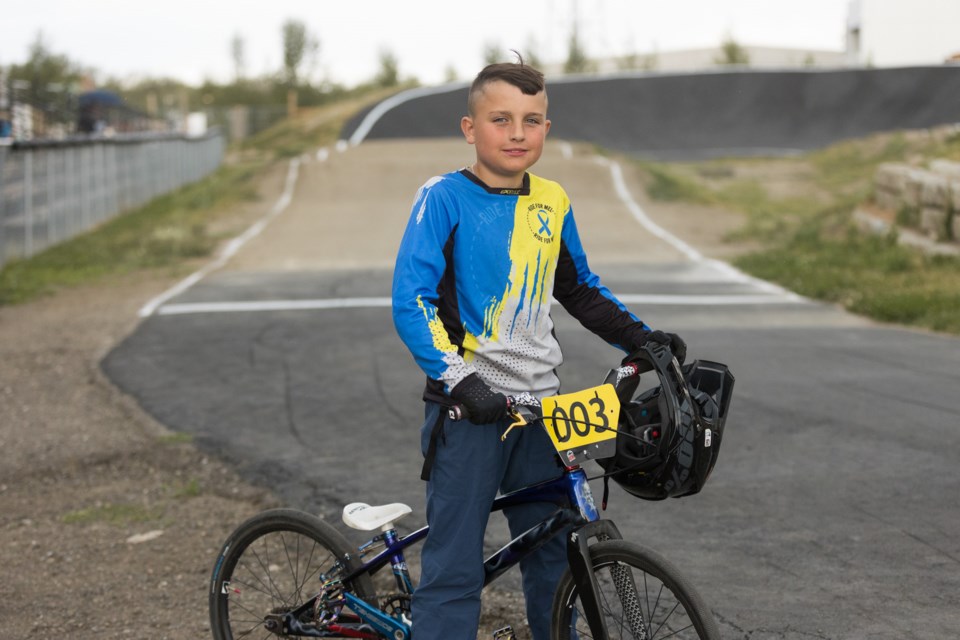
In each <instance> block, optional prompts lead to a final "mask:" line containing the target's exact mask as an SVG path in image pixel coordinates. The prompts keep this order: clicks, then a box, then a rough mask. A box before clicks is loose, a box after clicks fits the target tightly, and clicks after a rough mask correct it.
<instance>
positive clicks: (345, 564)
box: [210, 509, 375, 640]
mask: <svg viewBox="0 0 960 640" xmlns="http://www.w3.org/2000/svg"><path fill="white" fill-rule="evenodd" d="M351 553H352V551H351V548H350V545H349V543H347V541H346V540H345V539H344V537H343V536H342V535H341V534H340V532H338V531H337V530H336V529H334V528H333V527H331V526H330V525H329V524H327V523H325V522H323V521H322V520H320V519H319V518H317V517H315V516H312V515H310V514H307V513H303V512H300V511H295V510H291V509H272V510H269V511H264V512H262V513H259V514H257V515H255V516H253V517H252V518H250V519H249V520H247V521H246V522H245V523H243V524H242V525H240V526H239V527H238V528H237V530H236V531H234V532H233V534H231V536H230V538H229V539H228V540H227V541H226V542H225V543H224V545H223V548H222V549H221V551H220V555H219V556H218V558H217V563H216V566H215V567H214V569H213V576H212V577H211V579H210V628H211V631H212V632H213V637H214V639H215V640H235V639H238V638H247V637H251V638H265V637H273V636H274V634H275V633H276V632H275V631H274V632H270V631H268V630H267V629H268V625H270V624H271V620H270V617H271V616H274V617H275V616H278V615H282V614H284V613H287V612H291V611H293V610H295V609H297V608H298V607H300V606H301V605H303V604H304V603H305V602H307V601H308V600H309V599H310V598H313V597H314V596H315V595H317V593H319V592H321V591H323V590H324V589H326V591H324V599H323V602H324V603H327V602H329V603H334V604H335V603H336V602H337V601H338V600H340V598H339V596H340V595H342V590H347V591H350V592H352V593H353V594H355V595H357V596H359V597H360V598H362V599H364V600H369V599H371V598H374V597H375V592H374V587H373V583H372V582H371V580H370V577H369V576H368V575H361V576H360V577H359V578H357V579H355V580H354V581H352V582H351V583H348V584H342V583H340V582H339V581H338V579H339V578H340V577H342V576H343V575H345V572H347V571H349V570H351V569H353V568H355V567H356V566H357V561H356V559H355V558H354V557H353V556H351ZM337 590H341V591H337ZM328 614H329V611H327V608H326V607H325V606H323V607H322V606H318V607H309V610H308V611H306V612H304V614H303V616H302V617H301V618H300V622H303V623H305V624H309V625H318V624H321V625H322V624H323V621H324V617H325V616H328ZM335 614H336V615H338V616H349V615H350V614H349V612H348V611H343V610H340V609H338V610H336V611H335ZM278 635H279V634H278ZM330 635H334V634H330ZM361 637H363V636H361Z"/></svg>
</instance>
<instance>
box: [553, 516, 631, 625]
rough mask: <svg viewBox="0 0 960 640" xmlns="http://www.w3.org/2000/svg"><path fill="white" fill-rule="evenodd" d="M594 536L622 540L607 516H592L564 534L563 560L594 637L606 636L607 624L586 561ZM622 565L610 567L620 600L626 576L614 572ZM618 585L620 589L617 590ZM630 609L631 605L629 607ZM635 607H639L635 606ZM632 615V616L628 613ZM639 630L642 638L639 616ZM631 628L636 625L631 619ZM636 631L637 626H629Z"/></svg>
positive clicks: (623, 596) (627, 596)
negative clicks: (566, 535) (567, 566)
mask: <svg viewBox="0 0 960 640" xmlns="http://www.w3.org/2000/svg"><path fill="white" fill-rule="evenodd" d="M591 538H597V539H598V540H622V539H623V536H621V535H620V531H619V530H618V529H617V526H616V525H615V524H613V522H611V521H610V520H594V521H593V522H588V523H587V524H585V525H583V526H582V527H580V528H579V529H577V530H575V531H571V532H570V535H569V536H568V537H567V562H568V563H569V564H570V572H571V573H572V574H573V581H574V584H576V585H577V593H578V594H579V595H580V603H581V605H582V606H583V614H584V616H586V618H587V624H589V625H590V633H591V634H592V635H593V638H594V639H595V640H609V638H610V636H609V634H608V633H607V625H606V623H605V622H604V620H603V614H602V612H601V611H600V599H599V592H598V588H597V577H596V576H595V575H594V573H593V564H592V562H591V561H590V545H589V542H590V539H591ZM618 569H623V567H614V574H613V578H614V584H615V586H616V588H617V594H618V595H619V596H620V597H621V599H622V600H627V601H630V594H629V593H628V591H629V588H630V586H631V585H629V584H628V583H629V580H630V577H629V576H628V575H624V573H623V571H621V572H619V573H618V572H617V570H618ZM621 589H623V590H624V592H623V593H621ZM636 599H637V598H636V589H633V599H632V600H633V601H636ZM631 609H632V607H631ZM637 610H639V609H637ZM631 618H632V616H631ZM639 624H640V632H641V635H640V636H638V637H641V638H645V637H646V636H645V635H642V634H643V630H644V629H645V625H644V624H643V619H642V617H641V619H640V622H639ZM630 626H631V628H632V627H634V626H636V625H635V623H634V621H633V620H631V623H630ZM632 630H633V632H634V634H635V635H636V633H637V629H632Z"/></svg>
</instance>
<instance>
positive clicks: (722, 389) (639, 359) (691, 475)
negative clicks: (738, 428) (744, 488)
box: [599, 344, 734, 500]
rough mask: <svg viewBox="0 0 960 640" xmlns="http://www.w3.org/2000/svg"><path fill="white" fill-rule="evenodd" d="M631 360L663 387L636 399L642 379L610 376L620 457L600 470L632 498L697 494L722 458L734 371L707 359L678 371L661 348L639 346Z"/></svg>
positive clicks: (646, 498)
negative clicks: (615, 400)
mask: <svg viewBox="0 0 960 640" xmlns="http://www.w3.org/2000/svg"><path fill="white" fill-rule="evenodd" d="M628 362H632V363H634V364H635V365H636V366H637V367H638V371H639V372H643V371H649V370H652V371H654V372H656V374H657V376H658V377H659V380H660V386H658V387H654V388H653V389H649V390H647V391H645V392H643V393H641V394H640V395H639V396H637V397H636V398H635V399H634V398H633V394H634V392H635V391H636V389H637V386H638V383H639V378H638V376H632V377H629V378H627V379H626V380H622V381H620V382H617V381H616V380H615V379H610V381H611V382H614V383H615V385H616V389H617V395H618V396H619V397H620V402H621V406H620V423H619V426H618V430H619V433H618V434H617V453H616V455H614V456H613V457H612V458H606V459H604V460H599V463H600V465H601V466H602V467H603V468H604V470H605V471H606V472H607V475H609V476H611V477H612V478H613V479H614V480H615V481H616V482H617V483H618V484H619V485H620V486H621V487H623V488H624V489H625V490H626V491H627V492H628V493H630V494H632V495H634V496H637V497H638V498H643V499H645V500H663V499H664V498H679V497H681V496H689V495H693V494H695V493H697V492H699V491H700V489H702V488H703V485H704V484H705V483H706V481H707V478H708V477H710V472H711V471H712V470H713V466H714V464H716V462H717V456H718V455H719V453H720V443H721V441H722V439H723V427H724V423H725V422H726V419H727V409H728V407H729V405H730V396H731V394H732V392H733V382H734V378H733V374H731V373H730V370H729V369H728V368H727V366H726V365H724V364H720V363H719V362H709V361H706V360H696V361H694V362H692V363H690V364H688V365H686V366H684V367H682V368H681V367H680V365H679V364H678V363H677V361H676V360H675V359H674V357H673V354H672V353H671V352H670V349H669V348H668V347H666V346H664V345H659V344H649V345H646V346H644V347H642V348H641V349H640V350H638V351H637V352H636V353H634V354H632V355H631V356H630V358H628ZM614 374H615V372H611V375H614Z"/></svg>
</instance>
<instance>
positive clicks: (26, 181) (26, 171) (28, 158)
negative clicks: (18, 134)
mask: <svg viewBox="0 0 960 640" xmlns="http://www.w3.org/2000/svg"><path fill="white" fill-rule="evenodd" d="M24 154H25V155H24V158H23V225H24V228H23V257H24V258H29V257H30V256H32V255H33V149H26V150H24Z"/></svg>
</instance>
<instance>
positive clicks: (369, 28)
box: [0, 0, 955, 86]
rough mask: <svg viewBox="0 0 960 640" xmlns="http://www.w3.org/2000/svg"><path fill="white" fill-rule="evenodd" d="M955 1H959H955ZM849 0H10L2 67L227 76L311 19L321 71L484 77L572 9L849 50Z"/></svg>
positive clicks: (610, 44)
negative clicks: (394, 64) (53, 62)
mask: <svg viewBox="0 0 960 640" xmlns="http://www.w3.org/2000/svg"><path fill="white" fill-rule="evenodd" d="M949 1H951V2H953V1H955V0H949ZM848 5H849V0H803V1H802V2H795V1H791V2H786V1H784V0H512V1H509V2H496V1H494V2H485V3H479V2H473V3H462V2H457V1H455V0H422V1H419V2H418V1H416V0H407V1H406V2H388V1H387V0H338V1H337V2H329V1H327V0H256V1H250V0H230V1H226V0H166V2H162V1H157V0H154V1H152V2H139V1H130V0H30V1H29V2H13V1H10V2H9V3H8V5H7V7H6V9H5V11H4V15H3V22H4V24H3V28H2V32H3V33H2V36H0V65H9V64H12V63H18V62H22V61H23V60H24V59H25V58H26V55H27V49H28V47H29V45H30V43H31V42H33V41H34V40H35V39H36V37H37V34H38V32H39V33H42V35H43V38H44V41H45V42H46V43H47V45H48V46H49V48H50V49H51V50H53V51H54V52H55V53H62V54H66V55H67V56H69V57H70V58H71V59H72V60H74V61H77V62H79V63H81V64H83V65H84V66H87V67H92V68H95V69H96V70H98V71H99V72H100V73H101V74H108V75H110V76H112V77H114V78H119V79H121V80H133V79H135V78H138V77H147V76H149V77H157V76H166V77H173V78H176V79H179V80H182V81H185V82H188V83H190V84H197V83H200V82H203V81H204V80H205V79H210V80H214V81H216V82H229V81H230V80H232V78H233V74H234V63H233V58H232V56H231V53H230V42H231V40H232V39H233V38H234V36H236V35H239V36H240V37H241V38H242V39H243V42H244V50H245V58H246V67H247V75H248V76H258V75H262V74H264V73H266V72H275V71H278V70H279V69H280V68H281V67H282V38H281V25H282V24H283V23H284V21H285V20H287V19H291V18H292V19H297V20H301V21H303V22H304V23H305V24H306V25H307V28H308V30H309V31H310V32H311V33H313V34H314V35H315V36H316V37H317V39H318V40H319V42H320V47H319V51H318V56H317V60H316V63H315V64H314V66H313V68H312V69H311V70H310V77H311V79H313V80H314V81H318V82H319V81H324V80H327V81H332V82H336V83H340V84H344V85H347V86H352V85H355V84H358V83H361V82H364V81H367V80H370V79H371V78H372V77H373V76H374V75H375V74H376V73H377V71H378V70H379V68H380V56H381V53H382V52H384V51H389V52H391V53H392V54H393V55H394V56H396V58H397V60H398V62H399V70H400V75H401V77H410V76H415V77H416V78H417V79H419V80H420V81H421V82H423V83H425V84H435V83H440V82H442V81H443V80H444V79H445V77H446V74H447V70H448V69H451V68H452V69H454V70H455V72H456V74H457V76H458V77H459V78H460V79H467V78H471V77H473V75H475V73H476V71H477V70H479V68H480V67H481V66H482V64H483V57H484V55H483V52H484V49H485V47H486V46H488V45H490V44H496V45H498V46H500V47H502V49H503V50H504V51H506V50H507V49H518V50H520V51H526V50H530V49H532V50H534V51H536V52H537V55H538V56H539V58H540V59H541V60H542V61H543V62H544V63H550V62H562V61H563V60H564V59H565V58H566V53H567V49H568V43H569V38H570V33H571V29H572V24H573V23H574V16H576V18H577V21H576V22H577V25H578V32H579V36H580V39H581V42H582V43H583V46H584V48H585V50H586V53H587V55H588V57H590V58H603V57H609V56H615V55H626V54H630V53H638V54H645V53H650V52H653V51H660V52H663V51H670V50H676V49H687V48H701V47H713V46H717V45H719V43H720V42H721V41H722V40H723V39H724V38H725V37H727V36H731V37H733V38H734V39H735V40H736V41H737V42H739V43H740V44H744V45H764V46H779V47H796V48H804V49H823V50H833V51H840V50H842V49H843V48H844V34H845V27H846V22H847V13H848Z"/></svg>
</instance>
